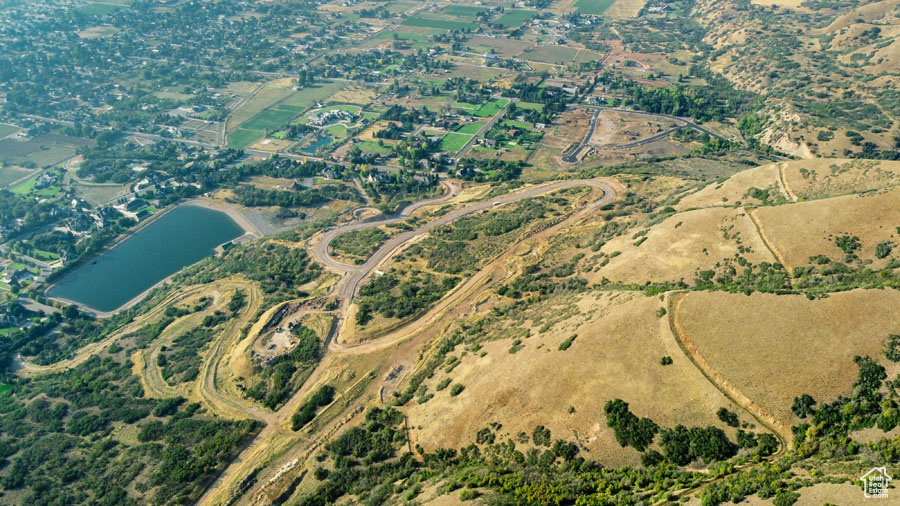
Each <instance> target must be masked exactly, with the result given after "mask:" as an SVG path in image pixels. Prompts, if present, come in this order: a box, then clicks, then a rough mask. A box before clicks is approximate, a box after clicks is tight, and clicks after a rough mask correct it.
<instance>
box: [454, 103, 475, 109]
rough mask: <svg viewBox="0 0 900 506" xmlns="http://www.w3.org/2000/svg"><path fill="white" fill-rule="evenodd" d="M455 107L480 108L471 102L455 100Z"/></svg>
mask: <svg viewBox="0 0 900 506" xmlns="http://www.w3.org/2000/svg"><path fill="white" fill-rule="evenodd" d="M453 107H456V108H458V109H466V110H469V111H474V110H475V109H478V106H477V105H475V104H470V103H468V102H453Z"/></svg>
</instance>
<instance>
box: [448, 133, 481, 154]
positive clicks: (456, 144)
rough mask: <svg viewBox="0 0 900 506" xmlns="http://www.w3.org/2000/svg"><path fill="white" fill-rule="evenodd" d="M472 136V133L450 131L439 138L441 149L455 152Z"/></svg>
mask: <svg viewBox="0 0 900 506" xmlns="http://www.w3.org/2000/svg"><path fill="white" fill-rule="evenodd" d="M472 137H474V135H472V134H461V133H456V132H450V133H448V134H447V135H445V136H444V137H442V138H441V149H442V150H443V151H449V152H451V153H457V152H459V150H460V149H462V148H463V146H465V145H466V143H468V142H469V140H470V139H471V138H472Z"/></svg>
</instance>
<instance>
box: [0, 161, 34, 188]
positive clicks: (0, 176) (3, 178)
mask: <svg viewBox="0 0 900 506" xmlns="http://www.w3.org/2000/svg"><path fill="white" fill-rule="evenodd" d="M33 172H34V171H33V170H30V169H25V168H22V167H13V166H7V167H2V168H0V187H2V188H6V187H7V186H9V185H10V184H12V183H14V182H16V181H19V180H20V179H22V178H25V177H27V176H28V175H29V174H32V173H33Z"/></svg>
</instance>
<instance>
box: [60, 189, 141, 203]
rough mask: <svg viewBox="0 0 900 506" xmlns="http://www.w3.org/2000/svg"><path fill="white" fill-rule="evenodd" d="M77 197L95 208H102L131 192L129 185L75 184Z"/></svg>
mask: <svg viewBox="0 0 900 506" xmlns="http://www.w3.org/2000/svg"><path fill="white" fill-rule="evenodd" d="M72 187H73V188H74V189H75V195H77V196H78V197H79V198H83V199H84V200H86V201H87V202H88V203H89V204H91V205H93V206H100V205H104V204H107V203H109V202H112V201H114V200H116V199H117V198H119V197H122V196H123V195H125V194H127V193H128V192H129V190H128V186H127V185H117V184H109V185H106V184H104V185H100V184H73V185H72Z"/></svg>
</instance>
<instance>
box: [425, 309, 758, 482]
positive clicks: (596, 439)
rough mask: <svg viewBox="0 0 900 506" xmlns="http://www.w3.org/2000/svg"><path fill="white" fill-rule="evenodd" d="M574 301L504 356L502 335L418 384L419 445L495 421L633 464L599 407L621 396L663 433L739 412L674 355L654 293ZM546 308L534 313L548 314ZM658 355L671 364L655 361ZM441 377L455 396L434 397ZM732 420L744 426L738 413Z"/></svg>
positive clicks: (460, 439)
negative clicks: (421, 390)
mask: <svg viewBox="0 0 900 506" xmlns="http://www.w3.org/2000/svg"><path fill="white" fill-rule="evenodd" d="M545 304H546V303H545ZM576 304H577V308H578V314H577V316H574V317H571V318H567V319H565V320H564V321H563V322H562V323H559V324H557V325H555V326H553V327H552V328H550V329H549V330H548V331H546V332H543V333H541V332H539V331H538V330H537V329H533V330H532V337H530V338H528V339H525V340H523V344H524V348H523V349H521V350H519V351H518V352H516V353H514V354H510V353H509V351H508V350H509V348H510V346H511V345H512V341H511V340H510V339H503V340H498V341H493V342H489V343H487V344H485V345H484V347H483V351H485V352H487V354H486V355H485V356H483V357H482V356H479V355H480V352H477V353H471V352H470V353H468V354H466V355H465V356H463V357H462V362H461V364H460V365H459V366H457V367H456V368H455V369H453V370H452V371H451V372H450V373H449V374H448V373H447V372H445V371H444V370H443V369H441V370H439V371H438V372H437V373H436V374H435V375H434V377H433V378H431V379H429V380H428V381H427V382H426V384H427V385H428V391H429V392H432V393H435V396H434V398H432V399H431V400H429V401H427V402H426V403H424V404H421V405H420V404H417V403H416V402H415V401H413V402H411V403H410V408H408V409H407V414H408V416H409V424H410V427H412V429H413V433H414V435H415V438H416V440H417V441H418V442H419V444H421V445H422V446H423V447H425V448H426V449H428V450H429V451H432V450H434V449H435V448H437V447H454V448H456V447H460V446H464V445H467V444H469V443H471V442H473V441H474V439H475V433H476V432H477V431H478V430H480V429H482V428H484V427H486V426H487V425H488V424H489V423H491V422H500V423H502V424H503V428H502V429H501V431H500V433H501V434H507V435H509V436H510V437H513V438H515V436H516V434H517V433H518V432H520V431H524V432H526V433H527V434H529V435H530V434H531V432H532V430H533V429H534V427H535V426H537V425H541V424H542V425H545V426H546V427H547V428H549V429H550V431H551V433H552V435H553V438H554V439H556V438H564V439H569V440H572V439H575V433H577V440H578V441H579V442H580V443H581V444H583V445H584V447H585V448H586V449H588V450H589V453H587V454H585V457H586V458H592V459H596V460H599V461H600V462H602V463H604V464H606V465H625V464H638V463H639V462H640V461H639V454H638V452H637V451H636V450H634V449H632V448H624V449H623V448H622V447H621V446H620V445H619V444H618V443H617V442H616V441H615V437H614V435H613V433H612V430H611V429H609V428H608V427H607V426H606V417H605V414H604V412H603V406H604V404H605V403H606V402H607V401H609V400H612V399H615V398H621V399H623V400H624V401H626V402H628V403H629V405H630V408H631V410H632V411H633V412H634V413H635V414H637V415H638V416H642V417H643V416H647V417H650V418H651V419H653V420H654V421H655V422H657V423H658V424H659V425H660V426H662V427H669V426H673V425H676V424H679V423H681V424H686V425H708V424H712V425H717V426H721V427H723V429H724V428H726V427H725V426H724V425H723V424H722V423H721V422H720V421H719V420H718V418H717V417H716V415H715V412H716V410H718V409H719V408H720V407H728V408H729V409H732V410H733V411H736V412H740V409H739V408H738V407H736V406H734V405H733V404H732V403H731V402H730V401H729V400H728V399H727V398H726V397H725V396H724V395H723V394H722V393H721V392H719V391H718V390H717V389H716V388H715V387H714V386H713V385H712V384H711V383H710V382H709V381H708V380H707V379H706V378H705V377H703V375H702V374H701V373H700V372H699V371H698V370H697V369H696V368H695V367H694V366H693V364H692V363H691V362H690V360H689V359H688V358H687V357H686V356H685V355H684V354H682V352H681V350H680V348H679V347H678V345H677V343H676V341H675V339H674V338H673V337H672V335H671V332H670V330H669V325H668V319H667V318H665V317H660V316H657V311H658V310H659V308H660V307H663V305H664V303H663V302H662V301H661V300H660V299H659V297H645V296H644V295H642V294H639V293H635V292H595V293H591V294H584V295H582V296H580V300H578V301H577V303H576ZM553 309H554V308H553V307H549V306H548V307H542V311H544V312H547V313H549V312H552V310H553ZM572 334H577V335H578V337H577V338H576V339H575V341H574V342H573V343H572V345H571V347H570V348H569V349H568V350H566V351H560V350H559V349H558V347H559V345H560V343H561V342H562V341H564V340H565V339H567V338H568V337H569V336H571V335H572ZM454 354H455V355H460V352H459V351H457V352H455V353H454ZM663 356H671V357H672V358H673V359H674V363H673V364H672V365H669V366H662V365H660V363H659V362H660V359H661V358H662V357H663ZM447 377H449V378H452V382H453V383H460V384H462V385H464V386H465V389H464V390H463V391H462V393H460V394H459V395H458V396H456V397H452V396H450V393H449V390H450V388H449V387H448V388H445V389H444V390H442V391H436V388H435V387H436V385H437V384H438V383H439V382H440V381H441V380H443V379H444V378H447ZM570 407H574V408H575V411H574V413H570V412H569V409H570ZM741 417H742V419H744V420H747V421H751V419H750V418H749V416H747V415H745V414H743V413H742V414H741ZM505 437H507V436H506V435H501V436H500V437H499V438H498V439H499V440H502V439H503V438H505Z"/></svg>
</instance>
